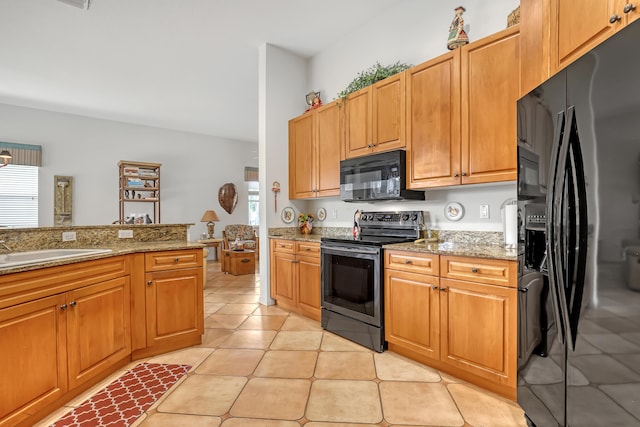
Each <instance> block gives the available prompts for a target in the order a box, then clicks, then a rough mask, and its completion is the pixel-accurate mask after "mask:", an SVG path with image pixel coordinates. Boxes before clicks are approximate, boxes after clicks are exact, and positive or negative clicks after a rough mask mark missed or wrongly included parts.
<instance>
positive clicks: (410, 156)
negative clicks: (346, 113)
mask: <svg viewBox="0 0 640 427" xmlns="http://www.w3.org/2000/svg"><path fill="white" fill-rule="evenodd" d="M406 93H407V95H406V109H407V110H406V111H407V114H406V119H407V120H406V123H407V125H406V134H407V165H408V170H409V176H408V186H409V188H424V187H438V186H445V185H456V184H459V183H460V50H459V49H458V50H456V51H454V52H451V53H447V54H445V55H442V56H439V57H437V58H435V59H432V60H431V61H428V62H425V63H424V64H421V65H418V66H416V67H413V68H410V69H409V70H407V74H406Z"/></svg>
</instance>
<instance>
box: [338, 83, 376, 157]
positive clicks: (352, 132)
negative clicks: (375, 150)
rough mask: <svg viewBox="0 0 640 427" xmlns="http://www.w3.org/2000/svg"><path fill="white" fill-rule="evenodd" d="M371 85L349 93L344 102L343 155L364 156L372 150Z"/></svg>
mask: <svg viewBox="0 0 640 427" xmlns="http://www.w3.org/2000/svg"><path fill="white" fill-rule="evenodd" d="M371 96H372V95H371V87H368V88H365V89H361V90H359V91H357V92H354V93H352V94H350V95H349V97H348V98H347V100H346V102H345V147H346V149H345V157H346V158H347V159H350V158H353V157H359V156H364V155H366V154H370V153H371V150H372V144H373V140H372V136H371V120H372V118H371V116H372V111H371V104H372V100H371Z"/></svg>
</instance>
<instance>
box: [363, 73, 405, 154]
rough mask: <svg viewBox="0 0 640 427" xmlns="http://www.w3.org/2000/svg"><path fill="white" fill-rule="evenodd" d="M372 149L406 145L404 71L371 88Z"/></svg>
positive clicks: (381, 149) (378, 149)
mask: <svg viewBox="0 0 640 427" xmlns="http://www.w3.org/2000/svg"><path fill="white" fill-rule="evenodd" d="M371 97H372V113H373V116H372V123H373V129H372V131H373V135H372V138H373V143H372V148H373V150H374V151H388V150H395V149H398V148H404V147H405V146H406V141H405V108H406V107H405V73H404V72H403V73H398V74H396V75H395V76H391V77H388V78H386V79H384V80H382V81H380V82H377V83H375V84H374V85H373V87H372V88H371Z"/></svg>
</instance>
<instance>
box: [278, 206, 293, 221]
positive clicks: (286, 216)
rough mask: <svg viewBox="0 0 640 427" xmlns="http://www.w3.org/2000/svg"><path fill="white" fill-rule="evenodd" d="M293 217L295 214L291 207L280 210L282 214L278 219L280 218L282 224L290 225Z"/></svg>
mask: <svg viewBox="0 0 640 427" xmlns="http://www.w3.org/2000/svg"><path fill="white" fill-rule="evenodd" d="M295 217H296V213H295V212H294V210H293V208H292V207H291V206H287V207H286V208H284V209H282V212H281V213H280V218H282V222H284V223H285V224H291V223H292V222H293V219H294V218H295Z"/></svg>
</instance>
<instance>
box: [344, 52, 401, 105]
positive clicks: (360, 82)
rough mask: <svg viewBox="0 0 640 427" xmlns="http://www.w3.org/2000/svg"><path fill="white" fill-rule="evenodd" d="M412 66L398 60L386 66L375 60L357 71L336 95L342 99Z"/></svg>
mask: <svg viewBox="0 0 640 427" xmlns="http://www.w3.org/2000/svg"><path fill="white" fill-rule="evenodd" d="M412 66H413V65H410V64H401V63H400V62H399V61H398V62H396V63H395V64H392V65H387V66H382V65H380V63H379V62H376V63H375V64H374V65H373V66H371V67H369V68H367V69H366V70H364V71H361V72H360V73H358V75H357V77H356V78H355V79H353V81H352V82H351V83H349V85H348V86H347V87H346V88H345V89H344V90H342V91H341V92H339V93H338V97H339V98H341V99H342V100H343V101H344V100H345V99H346V98H347V96H348V95H349V94H350V93H353V92H355V91H358V90H360V89H363V88H365V87H367V86H371V85H372V84H374V83H375V82H378V81H380V80H384V79H386V78H387V77H390V76H393V75H394V74H398V73H401V72H403V71H404V70H406V69H408V68H411V67H412Z"/></svg>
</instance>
